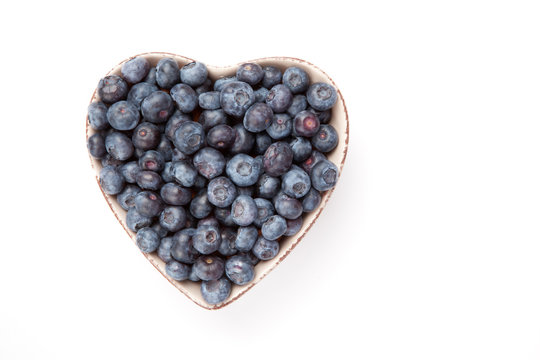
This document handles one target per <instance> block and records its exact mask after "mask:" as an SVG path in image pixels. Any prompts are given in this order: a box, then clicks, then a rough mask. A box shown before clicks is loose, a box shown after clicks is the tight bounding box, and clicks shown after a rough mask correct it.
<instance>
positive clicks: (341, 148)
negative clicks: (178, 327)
mask: <svg viewBox="0 0 540 360" xmlns="http://www.w3.org/2000/svg"><path fill="white" fill-rule="evenodd" d="M136 56H142V57H145V58H146V59H148V61H149V62H150V65H151V66H156V64H157V63H158V61H159V60H160V59H162V58H165V57H171V58H174V59H175V60H176V61H177V62H178V65H179V66H180V67H182V66H183V65H185V64H187V63H190V62H192V61H194V60H192V59H190V58H187V57H184V56H180V55H175V54H170V53H161V52H151V53H144V54H139V55H135V56H133V57H136ZM133 57H131V58H129V59H126V60H124V61H122V62H121V63H120V64H118V65H116V66H115V67H114V68H113V69H112V70H111V71H109V73H107V74H106V75H113V74H114V75H120V70H121V68H122V65H123V64H124V63H125V62H127V61H129V60H131V59H132V58H133ZM249 62H252V63H257V64H259V65H261V66H263V67H264V66H267V65H273V66H276V67H277V68H279V69H281V70H282V71H284V70H285V69H286V68H287V67H290V66H297V67H300V68H302V69H304V70H305V71H306V72H307V73H308V74H309V76H310V79H311V82H312V83H313V82H326V83H329V84H332V85H333V86H334V87H335V88H336V90H337V93H338V99H337V102H336V104H335V105H334V107H333V108H332V119H331V121H330V124H332V126H334V128H335V129H336V131H337V133H338V135H339V143H338V146H337V147H336V148H335V149H334V150H333V151H332V152H330V153H328V154H327V157H328V159H329V160H330V161H332V162H333V163H334V164H336V165H337V166H338V168H339V169H340V174H341V170H342V169H343V164H344V163H345V157H346V156H347V147H348V143H349V119H348V115H347V108H346V107H345V101H344V100H343V96H342V95H341V93H340V91H339V89H338V88H337V86H336V84H335V83H334V82H333V81H332V79H331V78H330V77H329V76H328V75H326V73H324V72H323V71H322V70H321V69H319V68H318V67H316V66H315V65H313V64H311V63H309V62H307V61H304V60H300V59H295V58H289V57H268V58H262V59H257V60H251V61H249ZM242 63H243V62H242ZM242 63H239V64H236V65H231V66H224V67H221V66H211V65H207V67H208V77H209V78H211V79H212V81H215V80H217V79H219V78H222V77H225V76H232V75H234V74H235V73H236V69H237V67H238V66H239V65H240V64H242ZM98 100H99V96H98V94H97V89H96V90H95V91H94V94H93V95H92V99H91V102H94V101H98ZM94 133H95V131H94V130H93V129H92V128H91V127H90V126H89V124H88V117H87V118H86V139H87V140H88V137H89V136H91V135H92V134H94ZM90 161H91V163H92V167H93V168H94V170H95V172H96V180H97V182H98V186H99V172H100V170H101V168H102V165H101V162H100V161H99V160H98V159H94V158H93V157H92V156H90ZM100 190H101V187H100ZM333 191H334V190H333V189H332V190H329V191H326V192H325V193H324V194H323V196H322V201H321V204H320V206H319V208H318V209H316V210H315V211H313V212H310V213H307V214H304V215H303V216H304V223H303V225H302V228H301V229H300V231H299V232H298V233H297V234H296V235H294V236H289V237H283V238H282V239H281V240H279V241H280V250H279V253H278V255H277V256H276V257H274V258H273V259H271V260H268V261H261V262H259V263H258V264H257V265H256V266H255V277H254V279H253V281H251V282H250V283H249V284H247V285H244V286H238V285H234V284H233V286H232V290H231V294H230V296H229V297H228V298H227V300H225V301H224V302H222V303H220V304H217V305H209V304H207V303H206V302H205V301H204V300H203V298H202V295H201V292H200V284H199V283H194V282H191V281H189V280H186V281H181V282H180V281H176V280H173V279H171V278H170V277H169V276H168V275H167V274H166V273H165V263H164V262H163V261H162V260H161V259H160V258H159V257H158V256H157V254H156V253H151V254H144V253H142V252H141V254H143V255H144V256H145V257H146V258H147V259H148V261H150V263H151V264H152V265H154V267H155V268H156V269H157V270H158V271H159V272H160V273H161V274H162V275H163V276H164V277H165V278H166V279H167V280H169V282H170V283H171V284H172V285H174V286H175V287H176V288H177V289H178V290H180V292H182V293H183V294H184V295H186V296H187V297H188V298H189V299H191V300H192V301H193V302H195V303H196V304H197V305H199V306H201V307H203V308H205V309H210V310H213V309H220V308H223V307H224V306H226V305H229V304H230V303H232V302H233V301H235V300H237V299H238V298H240V296H242V295H244V294H245V293H246V292H247V291H248V290H250V289H251V288H252V287H253V286H255V284H257V283H258V282H259V281H261V280H262V279H263V278H264V277H265V276H266V275H268V273H270V271H272V270H273V269H274V268H275V267H276V266H278V265H279V263H281V262H282V261H283V259H285V258H286V257H287V255H289V254H290V252H291V251H292V250H293V249H294V247H295V246H296V245H297V244H298V243H299V242H300V240H302V239H303V238H304V237H305V236H306V234H307V232H308V231H309V229H310V228H311V227H312V226H313V224H314V223H315V221H317V218H318V217H319V216H320V215H321V212H322V210H323V209H324V207H325V205H326V203H327V202H328V200H329V199H330V196H331V195H332V192H333ZM101 192H102V193H103V196H104V197H105V200H106V201H107V203H108V204H109V206H110V208H111V210H112V212H113V214H114V215H115V216H116V219H117V220H118V222H119V223H120V225H122V227H123V228H124V230H125V231H126V232H127V234H128V235H129V237H130V238H131V240H132V241H133V242H134V243H135V233H134V232H133V231H131V230H129V229H128V227H127V225H126V221H125V219H126V213H127V212H126V210H124V209H123V208H122V207H121V206H120V205H119V204H118V202H117V201H116V197H115V196H111V195H107V194H105V193H104V192H103V190H102V191H101Z"/></svg>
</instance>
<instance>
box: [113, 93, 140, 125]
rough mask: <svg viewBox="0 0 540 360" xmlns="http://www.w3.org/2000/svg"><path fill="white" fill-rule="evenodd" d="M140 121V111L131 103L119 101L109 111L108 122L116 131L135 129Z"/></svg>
mask: <svg viewBox="0 0 540 360" xmlns="http://www.w3.org/2000/svg"><path fill="white" fill-rule="evenodd" d="M139 119H140V114H139V109H137V107H136V106H135V105H133V104H132V103H130V102H129V101H125V100H122V101H118V102H116V103H114V104H112V105H111V107H110V108H109V110H107V121H108V122H109V124H110V125H111V127H113V128H114V129H116V130H132V129H135V127H136V126H137V124H138V123H139Z"/></svg>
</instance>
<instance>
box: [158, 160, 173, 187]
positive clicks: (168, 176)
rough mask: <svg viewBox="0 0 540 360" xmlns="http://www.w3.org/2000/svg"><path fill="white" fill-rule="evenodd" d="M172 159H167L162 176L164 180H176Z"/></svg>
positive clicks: (167, 181)
mask: <svg viewBox="0 0 540 360" xmlns="http://www.w3.org/2000/svg"><path fill="white" fill-rule="evenodd" d="M172 164H173V163H172V161H167V162H166V163H165V166H164V167H163V171H162V172H161V178H162V179H163V181H164V182H166V183H170V182H173V181H174V176H173V173H172V170H173V167H172Z"/></svg>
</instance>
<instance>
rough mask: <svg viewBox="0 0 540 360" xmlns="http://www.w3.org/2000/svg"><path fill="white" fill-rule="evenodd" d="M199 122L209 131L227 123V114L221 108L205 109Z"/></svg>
mask: <svg viewBox="0 0 540 360" xmlns="http://www.w3.org/2000/svg"><path fill="white" fill-rule="evenodd" d="M198 122H199V124H201V125H202V127H203V129H204V131H208V130H210V129H211V128H213V127H214V126H216V125H221V124H227V114H225V111H223V110H221V109H216V110H203V111H201V115H200V116H199V121H198Z"/></svg>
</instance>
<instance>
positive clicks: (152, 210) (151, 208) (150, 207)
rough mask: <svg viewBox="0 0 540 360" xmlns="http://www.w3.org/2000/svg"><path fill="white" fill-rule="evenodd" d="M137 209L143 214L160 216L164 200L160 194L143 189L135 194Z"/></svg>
mask: <svg viewBox="0 0 540 360" xmlns="http://www.w3.org/2000/svg"><path fill="white" fill-rule="evenodd" d="M134 203H135V209H137V212H138V213H139V214H141V215H142V216H146V217H150V218H151V217H154V216H158V215H159V213H160V212H161V210H163V202H162V201H161V199H160V198H159V196H158V195H157V194H156V193H154V192H152V191H141V192H139V193H138V194H137V195H136V196H135V200H134Z"/></svg>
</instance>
